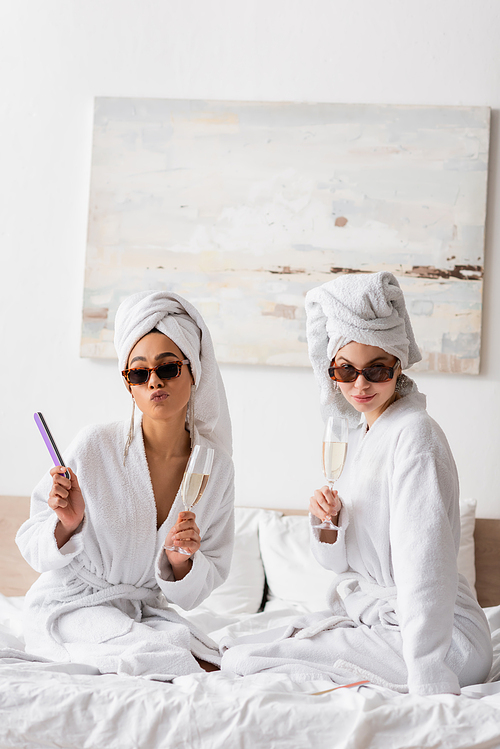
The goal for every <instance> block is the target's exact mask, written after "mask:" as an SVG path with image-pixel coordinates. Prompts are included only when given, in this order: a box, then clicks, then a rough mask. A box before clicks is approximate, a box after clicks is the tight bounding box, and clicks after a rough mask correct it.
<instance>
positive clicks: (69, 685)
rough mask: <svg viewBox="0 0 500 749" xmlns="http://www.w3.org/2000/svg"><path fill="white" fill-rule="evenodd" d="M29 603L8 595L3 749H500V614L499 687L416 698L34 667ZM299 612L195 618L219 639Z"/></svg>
mask: <svg viewBox="0 0 500 749" xmlns="http://www.w3.org/2000/svg"><path fill="white" fill-rule="evenodd" d="M22 603H23V599H22V598H6V597H4V596H0V748H1V749H7V748H10V747H29V749H38V748H39V747H40V748H41V747H44V748H45V747H64V748H65V749H87V748H88V749H101V748H102V749H111V748H113V747H120V749H138V748H139V747H144V748H145V749H158V748H159V747H168V748H169V749H172V748H174V747H186V748H187V747H189V748H190V749H191V748H193V749H198V748H199V749H201V748H202V747H203V749H215V748H218V747H221V748H222V747H224V749H230V748H231V747H238V748H239V747H242V748H245V749H246V748H247V747H248V749H256V748H260V747H262V749H264V748H265V749H268V748H270V747H272V748H273V749H275V748H276V749H278V748H279V747H287V749H295V748H297V749H298V748H299V747H308V748H309V747H311V746H313V747H315V749H323V747H324V748H325V749H327V747H328V749H332V748H333V747H334V748H337V747H339V749H340V748H345V749H348V748H349V749H354V748H355V749H364V747H370V748H372V747H373V748H374V749H375V748H377V749H378V748H380V749H392V748H398V749H399V748H402V747H419V748H420V749H427V748H429V749H430V747H450V749H451V748H452V749H465V747H478V746H482V747H500V682H499V681H497V680H498V679H500V606H499V607H494V608H491V609H486V610H485V611H486V614H487V617H488V621H489V623H490V628H491V630H492V638H493V642H494V649H495V655H494V662H493V667H492V670H491V672H490V677H489V679H490V682H489V683H487V684H481V685H475V686H471V687H467V688H466V689H464V690H463V692H462V695H461V696H459V697H456V696H453V695H438V696H432V697H417V696H413V695H398V694H396V693H394V692H390V691H389V690H384V689H380V688H377V687H373V686H371V685H361V686H357V687H351V688H348V689H346V688H337V689H334V690H332V683H331V682H330V681H317V682H309V681H308V682H305V683H302V684H297V683H294V682H292V681H291V680H289V679H288V678H287V677H286V676H284V675H280V674H274V675H270V674H256V675H254V676H248V677H244V678H241V677H233V676H230V675H228V674H225V673H210V674H207V673H204V674H201V675H190V676H182V677H178V678H176V679H175V680H174V681H173V683H164V682H158V681H151V680H148V679H144V678H139V677H132V676H127V677H125V676H114V675H104V676H103V675H98V674H96V673H95V672H94V670H93V669H91V668H89V667H86V666H81V665H79V664H56V663H51V662H44V661H38V662H33V661H31V660H29V655H27V654H24V655H23V653H24V643H23V639H22V634H21V633H22V616H23V613H22ZM295 614H297V609H296V608H295V607H293V606H292V604H290V605H289V606H288V607H287V606H286V604H284V603H283V602H282V601H281V602H280V603H279V604H276V603H275V604H274V605H271V606H268V607H266V610H265V611H263V612H261V613H259V614H243V615H239V616H235V615H231V616H226V617H224V615H216V614H214V613H213V612H211V611H209V610H208V609H207V610H204V608H203V606H202V607H199V608H198V609H197V610H196V611H194V612H193V613H192V614H191V616H192V618H193V621H194V622H195V623H196V624H197V625H198V626H200V627H203V628H204V629H205V631H206V632H208V633H209V634H210V635H211V637H212V638H214V639H215V640H220V639H221V638H222V637H224V636H227V635H228V634H229V635H233V636H234V635H235V634H236V633H239V634H242V635H243V634H249V633H251V632H256V631H263V630H266V629H268V628H271V627H276V626H280V624H281V623H282V622H284V621H285V620H286V619H287V617H289V616H291V615H295ZM326 690H328V691H326ZM316 692H325V693H324V694H321V695H317V694H315V693H316Z"/></svg>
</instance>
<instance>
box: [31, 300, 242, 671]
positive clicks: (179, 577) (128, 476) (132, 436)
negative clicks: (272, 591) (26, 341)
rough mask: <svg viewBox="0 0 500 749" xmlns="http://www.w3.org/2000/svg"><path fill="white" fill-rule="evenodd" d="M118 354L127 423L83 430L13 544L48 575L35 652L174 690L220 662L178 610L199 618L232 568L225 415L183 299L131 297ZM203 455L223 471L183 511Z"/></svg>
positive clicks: (34, 617) (196, 324) (122, 317)
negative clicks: (190, 477)
mask: <svg viewBox="0 0 500 749" xmlns="http://www.w3.org/2000/svg"><path fill="white" fill-rule="evenodd" d="M115 347H116V350H117V353H118V359H119V368H120V372H121V374H122V377H123V382H124V384H125V386H126V387H127V390H128V391H129V393H130V396H131V401H132V406H133V409H132V418H131V421H130V423H122V422H119V423H114V424H107V425H97V426H92V427H88V428H86V429H84V430H83V431H82V432H81V433H80V434H79V435H78V436H77V437H76V439H75V440H74V442H73V443H72V445H71V446H70V447H69V448H68V449H67V450H66V451H65V461H66V466H55V467H54V468H53V469H52V470H51V471H50V475H49V476H47V477H45V478H44V479H43V480H42V481H41V482H40V484H39V485H38V486H37V487H36V489H35V491H34V493H33V496H32V508H31V517H30V519H29V520H28V521H27V522H26V523H25V524H24V525H23V526H22V527H21V528H20V530H19V532H18V535H17V543H18V546H19V548H20V550H21V552H22V554H23V556H24V557H25V559H26V560H27V561H28V562H29V563H30V564H31V566H32V567H33V568H34V569H36V570H37V571H39V572H42V573H43V574H42V575H41V577H40V578H39V580H38V581H37V582H36V583H35V584H34V585H33V586H32V588H31V590H30V591H29V593H28V595H27V598H26V604H27V606H28V609H29V614H28V616H27V617H26V620H27V622H28V625H27V631H26V632H25V638H26V648H27V650H28V651H29V652H31V653H34V654H37V655H41V656H44V657H46V658H50V659H52V660H58V661H73V662H79V663H85V664H88V665H91V666H94V667H95V668H96V669H98V670H99V671H100V672H101V673H130V674H135V675H142V676H146V677H149V678H158V679H162V680H169V679H171V678H173V677H174V676H177V675H183V674H187V673H194V672H197V671H200V670H201V669H202V668H205V669H206V670H211V669H212V668H216V667H217V664H218V661H219V656H218V650H217V647H216V646H215V643H213V642H212V641H211V640H210V638H207V637H206V636H205V635H204V634H203V633H201V632H200V631H198V630H196V628H194V627H193V626H192V625H191V624H188V622H187V621H186V620H185V619H184V618H183V617H182V616H181V615H180V614H178V613H177V612H176V611H175V610H174V609H172V608H171V606H170V604H176V605H177V606H180V607H181V608H184V609H185V610H189V609H191V608H194V607H195V606H197V605H198V604H199V603H201V601H203V600H204V599H205V598H206V597H207V596H208V595H209V594H210V593H211V591H212V590H213V589H214V588H216V587H217V586H218V585H220V584H221V583H222V582H223V581H224V579H225V578H226V577H227V574H228V571H229V565H230V559H231V553H232V544H233V499H234V496H233V495H234V489H233V465H232V460H231V425H230V419H229V412H228V408H227V402H226V396H225V391H224V386H223V384H222V378H221V376H220V372H219V368H218V365H217V362H216V360H215V355H214V351H213V345H212V341H211V338H210V334H209V332H208V329H207V327H206V325H205V323H204V321H203V319H202V317H201V315H200V314H199V313H198V311H197V310H196V309H195V308H194V307H193V306H192V305H191V304H190V303H189V302H187V301H186V300H185V299H183V298H182V297H180V296H178V295H176V294H173V293H169V292H163V291H158V292H140V293H138V294H134V295H133V296H131V297H129V298H128V299H126V300H125V301H124V302H123V303H122V304H121V305H120V307H119V309H118V312H117V315H116V322H115ZM136 409H137V410H136ZM137 412H138V417H137V416H136V414H137ZM196 445H199V446H205V447H209V448H212V449H213V451H214V460H213V467H212V470H211V473H210V477H209V480H208V483H207V485H206V489H205V491H204V493H203V496H202V498H201V501H200V502H199V504H197V505H196V508H195V509H196V513H195V512H186V511H184V509H183V506H182V499H181V492H180V485H181V482H182V478H183V475H184V473H185V469H186V465H187V462H188V459H189V456H190V454H191V452H192V449H193V447H194V446H196ZM66 469H67V470H68V471H69V474H70V478H69V479H68V478H66V477H65V476H64V475H63V472H64V470H66Z"/></svg>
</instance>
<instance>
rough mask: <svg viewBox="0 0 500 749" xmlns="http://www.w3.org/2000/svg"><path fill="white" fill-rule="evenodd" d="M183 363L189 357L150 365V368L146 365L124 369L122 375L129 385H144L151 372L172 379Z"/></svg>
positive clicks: (179, 371)
mask: <svg viewBox="0 0 500 749" xmlns="http://www.w3.org/2000/svg"><path fill="white" fill-rule="evenodd" d="M183 364H189V359H183V360H182V361H169V362H168V364H158V366H157V367H151V369H148V367H138V368H137V369H124V370H123V372H122V375H123V376H124V377H125V379H126V380H127V382H128V384H129V385H145V384H146V382H149V378H150V377H151V375H152V374H153V372H156V375H157V377H159V378H160V380H174V379H175V378H176V377H179V375H180V373H181V370H182V365H183Z"/></svg>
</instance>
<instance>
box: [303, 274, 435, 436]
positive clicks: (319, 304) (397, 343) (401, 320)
mask: <svg viewBox="0 0 500 749" xmlns="http://www.w3.org/2000/svg"><path fill="white" fill-rule="evenodd" d="M305 307H306V315H307V342H308V346H309V358H310V360H311V363H312V366H313V370H314V374H315V375H316V379H317V381H318V383H319V386H320V400H321V409H322V414H323V418H326V417H327V416H330V415H334V414H335V413H337V414H339V415H341V416H346V417H347V418H348V419H349V421H350V423H351V425H355V424H358V423H359V419H360V415H359V413H358V412H357V411H356V409H355V408H354V407H353V406H351V405H350V404H349V403H348V402H347V401H346V400H345V398H344V397H343V395H342V394H341V393H340V392H339V391H337V390H335V389H334V387H333V385H332V380H331V379H330V377H329V375H328V367H329V366H330V362H331V360H332V359H333V358H334V357H335V355H336V354H337V351H338V350H339V349H341V348H342V347H343V346H346V345H347V344H348V343H351V342H352V341H355V342H356V343H364V344H367V345H369V346H378V347H379V348H381V349H383V350H384V351H387V353H389V354H392V355H393V356H396V357H397V358H398V359H399V360H400V362H401V367H402V368H403V369H406V368H407V367H411V366H412V364H415V363H416V362H418V361H420V360H421V358H422V357H421V355H420V351H419V349H418V346H417V344H416V341H415V336H414V335H413V329H412V327H411V322H410V318H409V316H408V312H407V310H406V305H405V300H404V296H403V292H402V291H401V287H400V285H399V283H398V281H397V279H396V277H395V276H394V275H393V274H392V273H389V272H388V271H380V272H379V273H369V274H365V273H353V274H346V275H344V276H340V277H338V278H336V279H334V280H333V281H328V283H325V284H323V285H322V286H317V287H316V288H314V289H311V291H309V292H308V293H307V295H306V302H305ZM403 382H404V386H405V388H404V391H401V394H404V393H405V392H409V391H410V390H412V389H414V387H415V385H414V383H413V381H412V380H410V378H407V377H405V378H404V381H403Z"/></svg>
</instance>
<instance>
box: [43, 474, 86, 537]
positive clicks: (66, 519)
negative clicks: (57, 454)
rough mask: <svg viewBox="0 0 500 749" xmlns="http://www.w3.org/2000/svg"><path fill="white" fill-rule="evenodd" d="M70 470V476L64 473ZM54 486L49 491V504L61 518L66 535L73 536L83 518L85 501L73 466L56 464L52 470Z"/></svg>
mask: <svg viewBox="0 0 500 749" xmlns="http://www.w3.org/2000/svg"><path fill="white" fill-rule="evenodd" d="M64 471H69V474H70V478H69V479H67V478H66V476H64V475H62V474H63V473H64ZM50 475H51V476H52V488H51V490H50V493H49V500H48V504H49V507H50V508H51V509H52V510H54V512H55V513H56V515H57V517H58V518H59V521H60V524H61V526H62V530H63V531H64V533H65V535H69V536H71V535H72V534H73V533H74V532H75V531H76V529H77V528H78V526H79V525H80V523H81V522H82V520H83V516H84V513H85V501H84V499H83V495H82V490H81V489H80V484H79V483H78V479H77V477H76V474H75V473H73V471H72V470H71V468H64V467H63V466H56V467H55V468H52V469H51V471H50Z"/></svg>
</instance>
